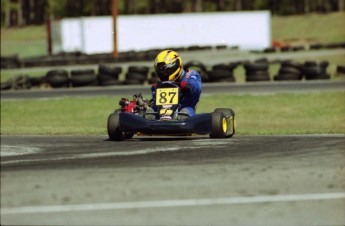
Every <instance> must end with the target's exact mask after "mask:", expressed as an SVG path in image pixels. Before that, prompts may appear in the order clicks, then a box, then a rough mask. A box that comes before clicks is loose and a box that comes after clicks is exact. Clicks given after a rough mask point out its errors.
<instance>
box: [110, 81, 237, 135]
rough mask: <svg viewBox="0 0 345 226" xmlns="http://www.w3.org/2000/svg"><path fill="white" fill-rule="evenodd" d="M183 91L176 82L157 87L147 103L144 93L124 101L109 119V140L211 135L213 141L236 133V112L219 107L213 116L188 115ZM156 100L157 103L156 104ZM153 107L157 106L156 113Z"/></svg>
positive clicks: (161, 84)
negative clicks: (141, 136) (148, 136)
mask: <svg viewBox="0 0 345 226" xmlns="http://www.w3.org/2000/svg"><path fill="white" fill-rule="evenodd" d="M180 95H181V90H180V88H179V86H178V84H177V83H175V82H162V83H158V84H157V88H156V96H155V98H154V99H152V100H144V98H143V96H142V95H141V94H136V95H134V96H133V100H132V101H130V100H129V99H127V98H121V100H120V101H119V105H120V106H121V108H120V109H117V110H115V112H113V113H111V114H110V115H109V117H108V125H107V128H108V135H109V138H110V140H117V141H120V140H124V139H130V138H132V137H133V136H134V134H136V135H164V136H165V135H172V136H190V135H193V134H209V136H210V137H211V138H230V137H232V136H233V135H234V134H235V126H236V125H235V113H234V111H233V110H232V109H228V108H217V109H215V110H214V111H213V112H212V113H202V114H196V115H193V116H189V114H187V113H186V112H183V110H182V111H179V104H180ZM153 101H154V103H153ZM150 106H155V109H156V111H154V110H153V108H151V107H150Z"/></svg>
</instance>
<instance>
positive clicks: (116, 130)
mask: <svg viewBox="0 0 345 226" xmlns="http://www.w3.org/2000/svg"><path fill="white" fill-rule="evenodd" d="M120 112H121V110H116V111H115V112H114V113H111V114H110V115H109V117H108V126H107V128H108V135H109V139H110V140H117V141H120V140H124V139H125V134H124V133H123V132H122V131H121V130H120V126H119V125H120V117H119V115H120Z"/></svg>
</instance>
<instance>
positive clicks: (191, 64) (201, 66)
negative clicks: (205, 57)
mask: <svg viewBox="0 0 345 226" xmlns="http://www.w3.org/2000/svg"><path fill="white" fill-rule="evenodd" d="M189 68H191V69H194V70H197V71H199V72H200V71H201V70H202V71H207V69H206V65H205V64H203V63H202V62H200V61H197V60H193V61H189V62H188V63H186V64H185V65H184V69H185V70H186V71H187V70H188V69H189ZM198 69H199V70H198ZM200 69H201V70H200Z"/></svg>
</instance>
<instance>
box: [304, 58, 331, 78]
mask: <svg viewBox="0 0 345 226" xmlns="http://www.w3.org/2000/svg"><path fill="white" fill-rule="evenodd" d="M328 65H329V63H328V61H321V62H320V63H317V62H316V61H306V62H305V63H304V67H303V74H304V76H305V79H306V80H319V79H330V78H331V76H330V74H328V73H327V67H328Z"/></svg>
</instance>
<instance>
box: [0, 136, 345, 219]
mask: <svg viewBox="0 0 345 226" xmlns="http://www.w3.org/2000/svg"><path fill="white" fill-rule="evenodd" d="M106 138H107V137H106V136H87V137H78V136H54V137H49V136H48V137H46V136H26V137H20V136H1V224H25V225H28V224H33V225H37V224H44V225H51V224H54V225H56V224H58V225H72V224H75V225H128V224H132V225H167V224H169V225H210V224H212V225H245V224H247V225H248V224H249V225H344V224H345V211H344V210H345V180H344V178H345V150H344V147H345V136H344V135H334V136H324V135H313V136H235V137H233V138H232V139H212V140H211V139H209V138H208V137H205V136H201V137H187V138H186V137H175V138H163V137H153V138H151V137H135V138H134V139H132V140H129V141H125V142H111V141H107V140H106ZM23 207H26V208H23Z"/></svg>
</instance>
